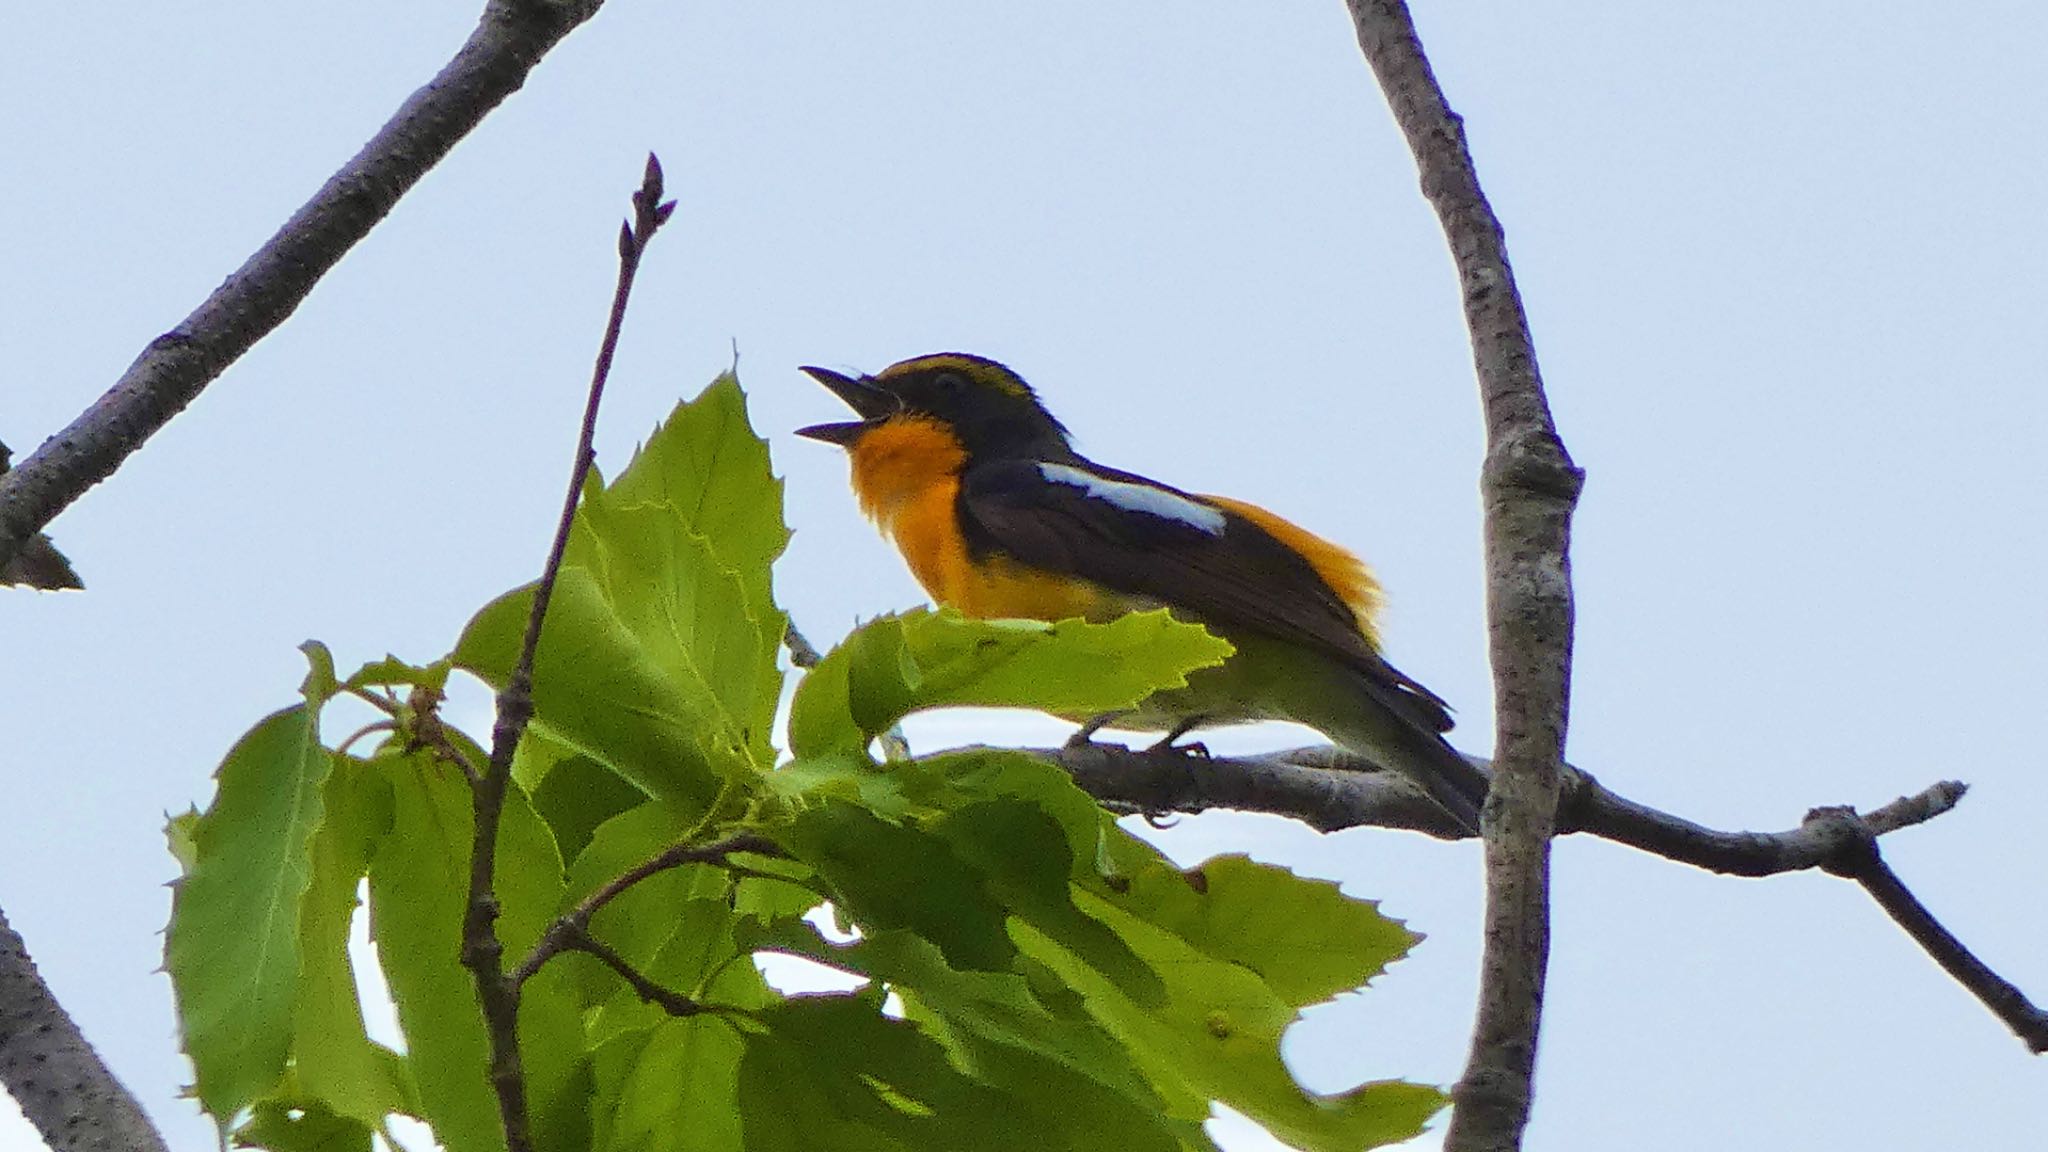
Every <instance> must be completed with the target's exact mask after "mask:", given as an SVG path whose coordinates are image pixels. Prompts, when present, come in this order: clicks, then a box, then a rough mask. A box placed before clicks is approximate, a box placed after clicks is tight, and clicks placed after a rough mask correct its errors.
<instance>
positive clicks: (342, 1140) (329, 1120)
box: [235, 1100, 370, 1152]
mask: <svg viewBox="0 0 2048 1152" xmlns="http://www.w3.org/2000/svg"><path fill="white" fill-rule="evenodd" d="M235 1144H236V1145H238V1146H240V1147H247V1148H269V1149H271V1150H272V1152H370V1126H369V1125H366V1124H364V1123H363V1122H362V1121H361V1120H357V1119H354V1118H353V1117H348V1116H341V1115H337V1114H336V1113H334V1112H331V1111H329V1110H328V1109H327V1108H326V1107H325V1106H323V1105H322V1104H321V1103H320V1102H319V1101H317V1100H304V1101H301V1100H262V1101H259V1102H258V1103H257V1104H256V1107H255V1109H254V1110H253V1111H252V1112H251V1113H250V1115H249V1119H248V1121H247V1122H246V1123H244V1124H243V1125H242V1126H241V1127H240V1128H237V1129H235Z"/></svg>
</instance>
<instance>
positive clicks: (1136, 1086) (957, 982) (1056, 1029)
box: [751, 920, 1208, 1152]
mask: <svg viewBox="0 0 2048 1152" xmlns="http://www.w3.org/2000/svg"><path fill="white" fill-rule="evenodd" d="M751 943H752V944H753V945H754V946H755V947H768V948H774V949H777V950H780V951H786V952H791V953H794V954H796V955H799V956H805V957H808V958H810V959H812V960H815V961H817V962H819V963H821V964H826V965H830V966H832V967H835V968H839V969H842V970H845V971H848V972H853V973H856V974H858V975H862V976H866V977H868V978H869V979H871V980H874V981H877V982H882V983H886V984H888V985H889V987H891V988H892V989H894V990H895V991H896V992H897V993H898V994H900V995H901V996H902V997H903V1001H904V1005H905V1014H906V1017H907V1018H908V1019H910V1020H912V1021H914V1022H916V1023H917V1024H918V1025H920V1026H921V1027H923V1028H924V1029H925V1030H926V1031H927V1032H929V1033H931V1034H932V1035H934V1036H936V1037H938V1038H940V1039H941V1040H942V1041H943V1042H944V1043H945V1044H946V1045H947V1047H948V1048H949V1049H950V1050H951V1051H952V1053H953V1054H954V1059H955V1063H957V1064H959V1065H960V1066H962V1067H963V1068H965V1069H966V1070H967V1071H968V1072H969V1073H970V1074H972V1075H974V1076H975V1077H976V1078H978V1079H980V1080H982V1081H984V1082H986V1083H988V1084H990V1085H991V1086H993V1087H995V1088H996V1089H998V1090H999V1091H1001V1092H1003V1093H1004V1094H1005V1095H1007V1096H1008V1097H1010V1098H1011V1100H1013V1101H1014V1102H1015V1104H1016V1105H1017V1106H1018V1107H1019V1108H1020V1109H1022V1110H1024V1111H1026V1112H1028V1113H1029V1114H1030V1116H1031V1120H1030V1121H1029V1123H1028V1128H1029V1129H1030V1130H1032V1131H1038V1132H1041V1133H1045V1134H1046V1142H1047V1145H1048V1146H1052V1147H1076V1148H1117V1149H1130V1150H1133V1152H1137V1150H1146V1149H1157V1150H1159V1152H1169V1150H1172V1149H1177V1148H1180V1147H1183V1146H1196V1147H1206V1146H1207V1144H1206V1137H1205V1136H1204V1135H1203V1132H1202V1120H1203V1119H1204V1118H1205V1117H1206V1116H1207V1113H1208V1101H1207V1100H1206V1099H1201V1098H1193V1097H1190V1098H1188V1099H1185V1100H1183V1101H1182V1102H1181V1106H1180V1107H1179V1108H1178V1109H1170V1108H1169V1107H1168V1106H1167V1105H1166V1103H1165V1102H1164V1101H1163V1100H1162V1099H1161V1097H1160V1096H1159V1095H1158V1093H1157V1092H1156V1091H1155V1090H1154V1088H1153V1086H1152V1085H1151V1083H1150V1082H1149V1081H1148V1080H1147V1079H1146V1078H1145V1075H1144V1073H1143V1072H1142V1071H1141V1070H1140V1069H1139V1068H1138V1066H1137V1065H1136V1064H1135V1063H1134V1062H1133V1061H1132V1058H1131V1055H1130V1053H1129V1052H1128V1051H1126V1050H1125V1049H1124V1047H1123V1046H1122V1045H1121V1044H1120V1043H1119V1042H1118V1041H1117V1040H1116V1039H1115V1038H1114V1037H1113V1036H1111V1035H1110V1034H1109V1033H1108V1032H1107V1031H1105V1030H1104V1029H1103V1028H1102V1027H1101V1026H1100V1025H1098V1024H1096V1023H1095V1022H1094V1020H1092V1019H1091V1018H1089V1017H1088V1016H1087V1014H1086V1013H1085V1012H1080V1011H1076V1010H1066V1011H1054V1010H1052V1009H1051V1008H1049V1007H1048V1005H1047V1004H1046V1002H1045V1001H1044V1000H1043V999H1041V998H1040V997H1039V996H1038V995H1037V994H1035V993H1034V992H1033V990H1032V988H1031V986H1030V985H1029V984H1028V983H1027V982H1026V980H1025V979H1024V978H1023V977H1021V976H1018V975H1015V974H1012V973H1007V972H962V971H958V970H956V969H954V968H951V967H949V966H948V965H947V964H946V963H945V960H944V959H943V957H942V956H941V955H940V954H939V951H938V949H936V948H934V947H933V946H932V945H931V944H930V943H928V942H926V941H924V940H922V939H920V938H918V937H917V936H915V935H913V934H911V933H908V932H892V931H876V932H869V933H868V934H867V935H865V936H864V937H862V938H861V939H860V940H858V941H856V942H853V943H849V944H841V945H834V944H828V943H826V942H825V941H824V940H822V939H820V938H819V936H818V935H817V933H816V932H815V931H814V930H813V929H812V928H811V927H810V926H809V925H808V924H804V923H802V922H800V921H795V920H784V921H781V922H780V923H777V924H775V925H773V926H772V927H770V928H769V929H768V930H767V931H765V932H764V933H763V934H761V935H760V936H758V937H757V938H755V939H753V940H752V941H751Z"/></svg>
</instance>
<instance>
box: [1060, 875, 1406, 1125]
mask: <svg viewBox="0 0 2048 1152" xmlns="http://www.w3.org/2000/svg"><path fill="white" fill-rule="evenodd" d="M1079 903H1080V904H1081V906H1082V907H1083V908H1084V909H1086V910H1087V911H1089V912H1090V913H1091V914H1092V915H1094V916H1096V917H1097V918H1099V919H1101V920H1102V921H1103V922H1104V923H1106V924H1108V925H1109V926H1110V927H1112V928H1113V929H1115V930H1116V931H1117V932H1118V933H1119V934H1120V935H1122V937H1123V938H1124V940H1125V942H1126V943H1128V944H1129V945H1130V946H1131V948H1132V949H1133V950H1134V951H1135V952H1136V953H1137V954H1138V955H1139V957H1141V958H1142V959H1144V960H1145V961H1146V962H1147V963H1148V964H1149V965H1150V966H1151V967H1152V969H1153V970H1154V971H1156V972H1158V973H1159V974H1160V975H1161V976H1162V977H1164V978H1165V980H1166V985H1167V998H1166V1002H1165V1005H1164V1006H1163V1007H1156V1006H1150V1005H1144V1004H1140V1003H1137V1002H1136V1001H1133V1000H1132V999H1130V998H1129V997H1128V996H1126V995H1125V994H1124V993H1123V992H1122V991H1120V990H1119V989H1117V988H1116V987H1115V986H1114V985H1113V984H1111V983H1110V982H1109V981H1108V980H1107V979H1106V978H1105V977H1104V976H1102V975H1101V974H1100V973H1098V972H1096V971H1095V970H1093V969H1092V968H1090V967H1088V966H1086V965H1084V964H1082V963H1080V962H1079V961H1078V960H1077V959H1076V958H1075V957H1074V956H1072V954H1070V953H1068V952H1067V951H1066V950H1065V949H1063V948H1059V947H1057V946H1054V945H1053V943H1052V941H1050V940H1049V939H1046V938H1043V937H1039V936H1037V935H1036V934H1035V933H1034V932H1032V931H1031V930H1029V929H1028V928H1027V929H1026V930H1024V931H1023V932H1020V933H1019V945H1020V947H1021V948H1022V949H1023V950H1024V951H1025V953H1026V954H1027V955H1028V956H1030V957H1031V958H1032V959H1034V960H1036V961H1038V962H1040V963H1042V964H1044V965H1045V967H1046V968H1047V969H1048V970H1049V971H1050V972H1051V973H1054V974H1056V975H1057V976H1058V977H1059V978H1060V979H1061V980H1062V981H1063V982H1065V983H1066V984H1067V985H1068V986H1070V987H1072V988H1074V989H1075V990H1076V991H1078V992H1080V993H1081V995H1082V996H1083V998H1084V1000H1085V1002H1086V1004H1087V1007H1088V1011H1089V1012H1090V1014H1092V1015H1093V1016H1094V1017H1095V1018H1096V1019H1097V1020H1098V1021H1100V1022H1101V1023H1102V1025H1103V1026H1104V1027H1106V1028H1107V1029H1109V1030H1110V1031H1111V1032H1112V1033H1113V1034H1115V1035H1116V1036H1117V1037H1118V1038H1119V1039H1121V1040H1122V1041H1123V1042H1124V1043H1125V1044H1127V1045H1129V1046H1130V1047H1131V1049H1132V1050H1133V1052H1134V1053H1135V1054H1136V1055H1137V1058H1138V1059H1139V1061H1140V1062H1141V1064H1143V1065H1144V1066H1145V1067H1147V1069H1148V1074H1149V1075H1150V1076H1151V1078H1152V1079H1153V1081H1154V1082H1155V1083H1158V1084H1160V1085H1162V1086H1163V1087H1164V1088H1165V1089H1166V1090H1167V1091H1169V1092H1173V1091H1174V1088H1175V1086H1178V1087H1179V1089H1180V1091H1182V1092H1187V1093H1192V1094H1194V1095H1196V1096H1199V1097H1202V1098H1206V1099H1212V1100H1219V1101H1221V1102H1223V1103H1225V1104H1227V1105H1229V1106H1230V1107H1231V1108H1233V1109H1236V1110H1237V1111H1239V1112H1241V1113H1243V1114H1245V1115H1246V1116H1248V1117H1250V1118H1251V1119H1252V1120H1253V1121H1255V1122H1256V1123H1258V1124H1260V1125H1262V1126H1263V1127H1264V1128H1265V1129H1266V1130H1267V1131H1268V1132H1271V1133H1272V1134H1273V1135H1274V1136H1276V1137H1278V1138H1279V1139H1280V1140H1282V1141H1285V1142H1286V1143H1288V1144H1289V1145H1291V1146H1293V1147H1295V1148H1299V1149H1303V1150H1304V1152H1339V1150H1350V1149H1358V1148H1371V1147H1377V1146H1379V1145H1382V1144H1391V1143H1396V1142H1398V1141H1401V1140H1406V1139H1409V1138H1410V1137H1412V1136H1414V1135H1415V1134H1417V1133H1419V1132H1420V1131H1422V1126H1423V1124H1424V1122H1426V1121H1427V1120H1428V1119H1429V1117H1430V1116H1432V1115H1434V1114H1435V1113H1436V1112H1437V1111H1438V1110H1439V1109H1440V1108H1442V1107H1443V1105H1444V1103H1445V1100H1444V1097H1443V1095H1442V1094H1441V1093H1440V1092H1438V1091H1437V1090H1436V1089H1434V1088H1431V1087H1428V1086H1425V1085H1420V1084H1408V1083H1402V1082H1398V1081H1384V1082H1379V1083H1373V1084H1365V1085H1361V1086H1359V1087H1357V1088H1353V1089H1351V1090H1350V1091H1348V1092H1343V1093H1338V1094H1336V1095H1331V1096H1319V1095H1315V1094H1313V1093H1310V1092H1307V1091H1305V1090H1304V1089H1303V1088H1302V1087H1301V1086H1300V1085H1299V1084H1298V1083H1296V1082H1295V1080H1294V1078H1293V1076H1292V1075H1291V1074H1290V1073H1289V1072H1288V1070H1287V1066H1286V1064H1285V1063H1283V1062H1282V1060H1281V1058H1280V1038H1281V1034H1282V1033H1283V1032H1284V1031H1285V1030H1286V1028H1287V1026H1288V1025H1289V1024H1291V1023H1293V1021H1294V1020H1295V1018H1296V1016H1297V1014H1298V1010H1299V1008H1300V1005H1299V1004H1297V1003H1290V1002H1289V1001H1288V1000H1286V999H1283V998H1282V997H1281V996H1279V995H1278V994H1276V993H1275V991H1274V990H1273V989H1272V988H1271V987H1270V986H1268V985H1267V984H1266V983H1265V981H1263V980H1261V979H1260V977H1259V975H1258V974H1257V973H1256V972H1254V971H1252V970H1251V969H1249V968H1247V967H1244V966H1243V965H1240V964H1234V963H1230V962H1228V961H1224V960H1218V959H1215V958H1212V957H1209V956H1206V955H1204V954H1203V953H1202V952H1200V951H1199V950H1197V949H1196V948H1194V947H1192V946H1190V945H1189V943H1188V942H1187V941H1186V940H1183V939H1181V938H1180V937H1178V936H1176V935H1174V934H1172V933H1171V932H1168V931H1166V930H1165V929H1162V928H1158V927H1156V926H1154V925H1152V924H1149V923H1146V922H1144V921H1143V920H1141V919H1139V918H1138V917H1137V916H1135V915H1131V914H1128V913H1125V912H1124V911H1122V910H1121V909H1119V908H1117V907H1116V906H1114V905H1113V904H1111V903H1109V902H1108V901H1102V900H1099V899H1097V898H1095V897H1093V896H1090V895H1085V894H1084V895H1082V896H1081V897H1080V899H1079ZM1363 979H1364V974H1361V975H1360V977H1359V980H1360V982H1361V983H1362V982H1363Z"/></svg>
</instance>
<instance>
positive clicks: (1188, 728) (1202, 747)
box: [1145, 716, 1209, 760]
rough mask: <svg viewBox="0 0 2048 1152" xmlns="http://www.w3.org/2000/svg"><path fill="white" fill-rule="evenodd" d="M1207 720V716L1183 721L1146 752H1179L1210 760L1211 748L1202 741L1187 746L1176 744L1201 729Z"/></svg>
mask: <svg viewBox="0 0 2048 1152" xmlns="http://www.w3.org/2000/svg"><path fill="white" fill-rule="evenodd" d="M1207 719H1208V717H1206V716H1189V717H1186V718H1184V719H1182V720H1181V722H1180V723H1178V724H1175V725H1174V726H1173V727H1172V728H1170V729H1168V730H1167V733H1166V735H1164V736H1161V737H1160V738H1159V739H1158V740H1157V741H1155V742H1154V743H1153V744H1152V746H1151V747H1150V748H1147V749H1145V751H1146V752H1148V753H1161V752H1179V753H1180V754H1182V755H1184V756H1192V757H1195V758H1197V759H1201V760H1207V759H1209V746H1208V745H1206V744H1204V743H1202V742H1201V741H1200V740H1193V741H1190V742H1188V743H1186V744H1179V743H1175V742H1176V741H1178V740H1179V739H1180V738H1181V737H1183V736H1185V735H1187V734H1188V733H1190V732H1193V731H1194V730H1195V729H1197V728H1200V727H1201V726H1202V722H1203V721H1205V720H1207Z"/></svg>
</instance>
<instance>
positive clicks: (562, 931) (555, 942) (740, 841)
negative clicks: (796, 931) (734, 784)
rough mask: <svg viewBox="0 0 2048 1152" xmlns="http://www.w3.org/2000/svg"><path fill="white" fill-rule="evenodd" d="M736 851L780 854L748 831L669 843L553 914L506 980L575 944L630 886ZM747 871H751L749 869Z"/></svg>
mask: <svg viewBox="0 0 2048 1152" xmlns="http://www.w3.org/2000/svg"><path fill="white" fill-rule="evenodd" d="M736 852H751V853H753V854H755V855H757V856H780V855H782V848H781V846H780V845H778V844H776V843H775V842H774V841H772V840H769V839H767V838H766V837H764V836H758V835H755V834H754V833H751V832H746V833H741V834H739V835H736V836H728V837H726V838H725V839H723V840H714V841H712V842H711V843H709V844H695V843H690V842H688V841H683V842H680V843H676V844H672V845H670V846H669V847H668V848H665V849H663V850H662V851H661V852H659V853H656V854H655V855H654V856H651V857H649V858H648V859H646V860H644V861H642V862H641V863H639V864H637V865H635V866H634V867H632V868H629V869H627V870H626V871H624V872H622V873H620V874H619V875H617V876H614V877H612V878H611V880H610V881H608V882H607V883H606V884H605V885H604V886H603V887H602V888H599V889H598V890H597V891H595V892H592V893H591V894H590V895H588V896H585V897H584V898H583V899H582V900H580V901H578V902H577V904H576V906H575V907H574V908H571V909H570V910H569V911H567V912H564V913H563V914H562V915H560V916H557V917H555V922H554V923H553V924H550V925H549V926H548V929H547V931H546V932H543V933H542V934H541V938H540V940H539V941H537V942H536V943H535V944H534V946H533V950H532V951H531V952H528V953H527V954H526V958H525V959H524V960H521V961H520V962H519V966H518V967H517V968H514V969H513V970H512V972H511V974H510V975H509V976H507V977H506V979H507V981H508V982H510V983H511V984H513V985H514V986H517V985H520V984H524V983H525V982H526V981H527V980H529V979H531V978H532V976H533V974H534V973H535V972H538V971H540V967H541V965H543V964H546V963H547V962H548V961H549V960H551V959H553V958H554V957H556V956H557V955H560V954H561V953H563V952H565V951H568V950H569V949H571V948H574V947H576V946H577V945H576V941H577V940H578V939H579V938H581V937H584V936H588V935H589V929H590V921H591V918H592V917H594V916H596V915H597V914H598V912H599V911H600V910H601V909H603V908H604V906H605V905H607V904H609V903H611V902H612V901H614V900H616V899H618V898H619V897H620V896H623V895H625V894H626V891H627V890H628V889H630V888H632V887H633V886H634V885H636V884H638V883H640V882H641V881H643V880H645V879H647V878H648V877H650V876H656V875H659V874H661V873H663V872H666V871H668V870H670V869H671V868H680V867H682V866H683V865H685V864H717V863H720V862H722V861H724V860H725V858H726V857H728V856H731V855H732V854H734V853H736ZM750 871H751V870H750Z"/></svg>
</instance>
